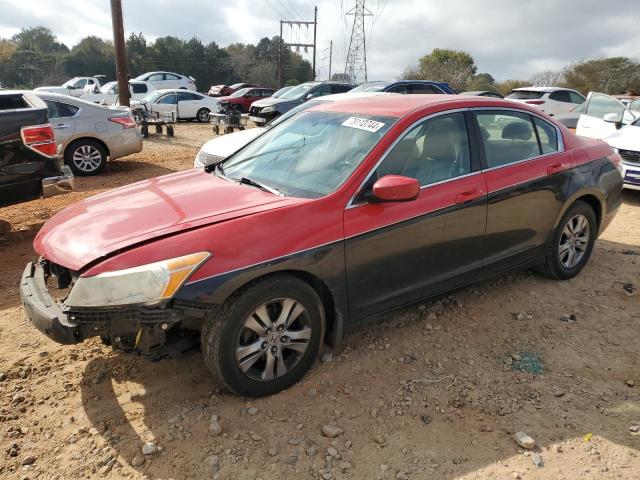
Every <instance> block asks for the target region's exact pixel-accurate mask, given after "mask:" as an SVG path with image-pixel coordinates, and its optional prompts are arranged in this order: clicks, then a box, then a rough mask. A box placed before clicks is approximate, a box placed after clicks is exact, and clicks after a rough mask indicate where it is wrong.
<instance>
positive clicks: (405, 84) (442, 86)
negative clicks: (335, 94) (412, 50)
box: [351, 80, 456, 95]
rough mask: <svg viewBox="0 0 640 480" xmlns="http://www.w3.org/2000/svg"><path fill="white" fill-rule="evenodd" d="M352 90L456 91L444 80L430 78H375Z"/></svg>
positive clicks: (405, 92)
mask: <svg viewBox="0 0 640 480" xmlns="http://www.w3.org/2000/svg"><path fill="white" fill-rule="evenodd" d="M351 91H352V92H388V93H401V94H418V93H421V94H429V93H435V94H446V95H455V94H456V92H455V90H453V89H452V88H451V87H450V86H449V84H448V83H446V82H434V81H432V80H397V81H395V82H385V81H382V80H377V81H375V82H369V83H365V84H362V85H360V86H358V87H356V88H354V89H353V90H351Z"/></svg>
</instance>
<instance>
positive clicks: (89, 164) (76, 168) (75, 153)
mask: <svg viewBox="0 0 640 480" xmlns="http://www.w3.org/2000/svg"><path fill="white" fill-rule="evenodd" d="M107 157H108V153H107V149H106V148H105V147H104V145H102V143H100V142H98V141H96V140H91V139H89V138H82V139H80V140H76V141H75V142H72V143H70V144H69V146H67V148H66V150H65V152H64V161H65V163H66V164H67V165H69V168H71V171H72V172H73V174H74V175H77V176H79V177H89V176H91V175H97V174H98V173H100V172H101V171H102V170H104V167H106V166H107ZM84 158H86V159H87V160H85V159H84Z"/></svg>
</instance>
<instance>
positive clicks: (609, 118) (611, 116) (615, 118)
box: [602, 113, 622, 129]
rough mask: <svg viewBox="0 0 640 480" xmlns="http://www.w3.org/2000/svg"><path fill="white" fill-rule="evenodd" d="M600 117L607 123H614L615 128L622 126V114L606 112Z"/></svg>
mask: <svg viewBox="0 0 640 480" xmlns="http://www.w3.org/2000/svg"><path fill="white" fill-rule="evenodd" d="M602 119H603V120H604V121H605V122H607V123H614V124H615V126H616V128H617V129H620V128H621V127H622V115H620V114H619V113H607V114H606V115H605V116H604V117H602Z"/></svg>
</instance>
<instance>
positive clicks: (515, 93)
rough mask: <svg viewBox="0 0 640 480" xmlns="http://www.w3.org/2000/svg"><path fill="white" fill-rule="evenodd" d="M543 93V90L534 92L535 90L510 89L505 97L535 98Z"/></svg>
mask: <svg viewBox="0 0 640 480" xmlns="http://www.w3.org/2000/svg"><path fill="white" fill-rule="evenodd" d="M543 95H544V92H536V91H535V90H512V91H511V93H510V94H509V95H507V98H510V99H512V100H537V99H538V98H541V97H542V96H543Z"/></svg>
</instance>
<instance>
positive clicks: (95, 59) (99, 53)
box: [64, 36, 116, 80]
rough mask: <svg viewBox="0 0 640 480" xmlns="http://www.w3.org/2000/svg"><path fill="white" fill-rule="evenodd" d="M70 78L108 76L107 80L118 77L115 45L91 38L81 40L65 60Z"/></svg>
mask: <svg viewBox="0 0 640 480" xmlns="http://www.w3.org/2000/svg"><path fill="white" fill-rule="evenodd" d="M64 69H65V72H66V73H67V74H68V76H71V77H75V76H92V75H106V77H107V80H112V79H115V77H116V60H115V52H114V50H113V44H112V43H111V42H109V41H106V40H103V39H101V38H98V37H95V36H90V37H85V38H83V39H82V40H80V43H78V44H77V45H76V46H74V47H73V48H72V49H71V53H69V54H68V55H67V56H66V58H65V59H64Z"/></svg>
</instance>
